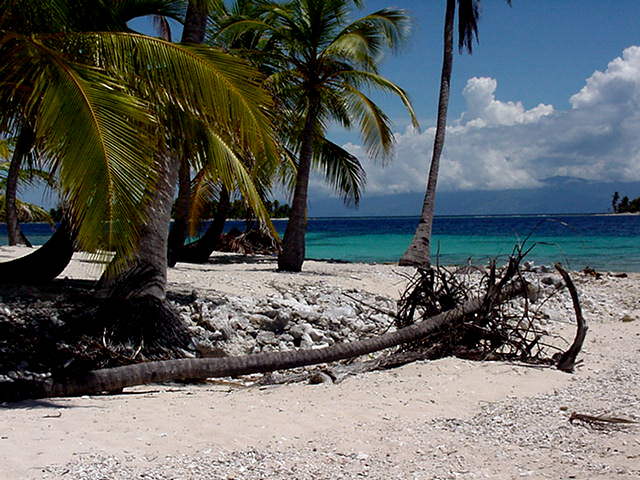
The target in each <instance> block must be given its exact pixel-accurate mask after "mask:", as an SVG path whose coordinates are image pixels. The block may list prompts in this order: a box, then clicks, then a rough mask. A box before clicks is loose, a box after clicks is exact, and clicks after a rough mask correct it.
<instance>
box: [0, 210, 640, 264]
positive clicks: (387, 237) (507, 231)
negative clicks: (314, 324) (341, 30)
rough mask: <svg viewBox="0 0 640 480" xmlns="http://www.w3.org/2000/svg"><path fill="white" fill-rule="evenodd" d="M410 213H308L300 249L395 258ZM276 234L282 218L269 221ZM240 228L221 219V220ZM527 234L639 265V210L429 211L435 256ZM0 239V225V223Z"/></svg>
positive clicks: (560, 252) (568, 255)
mask: <svg viewBox="0 0 640 480" xmlns="http://www.w3.org/2000/svg"><path fill="white" fill-rule="evenodd" d="M417 220H418V219H417V218H415V217H367V218H365V217H351V218H344V217H342V218H312V219H310V220H309V223H308V233H307V257H308V258H317V259H333V260H345V261H357V262H397V261H398V259H399V258H400V256H401V255H402V253H403V252H404V250H405V249H406V248H407V246H408V244H409V242H410V241H411V237H412V235H413V232H414V229H415V227H416V224H417ZM274 223H275V226H276V229H277V230H278V231H279V232H280V233H281V234H282V233H283V232H284V228H285V226H286V221H275V222H274ZM233 227H238V228H243V227H244V223H243V222H228V225H227V228H228V229H230V228H233ZM24 231H25V234H26V235H27V236H28V237H29V239H30V240H31V241H32V242H33V243H34V245H37V244H41V243H43V242H44V241H46V239H47V238H48V237H49V236H50V235H51V228H50V227H49V226H48V225H46V224H28V225H24ZM527 237H529V238H528V239H527V241H526V245H527V246H531V245H534V249H533V251H532V252H531V253H530V254H529V257H528V258H529V259H531V260H533V261H534V262H535V263H536V264H552V263H554V262H557V261H561V262H563V263H564V264H565V265H567V266H568V267H570V268H572V269H582V268H584V267H586V266H590V267H592V268H595V269H597V270H612V271H626V272H640V216H618V215H615V216H612V215H545V216H535V215H524V216H458V217H436V220H435V222H434V236H433V241H432V254H433V258H434V261H435V259H438V261H439V262H440V263H442V264H464V263H466V262H467V259H468V258H471V259H472V260H473V261H474V262H478V263H483V262H486V261H488V260H489V259H490V258H494V257H498V258H499V259H500V258H506V257H507V256H508V255H509V254H510V253H511V252H512V251H513V248H514V245H516V244H517V243H522V242H523V241H524V240H525V239H526V238H527ZM0 242H1V243H3V244H6V228H5V226H4V225H0Z"/></svg>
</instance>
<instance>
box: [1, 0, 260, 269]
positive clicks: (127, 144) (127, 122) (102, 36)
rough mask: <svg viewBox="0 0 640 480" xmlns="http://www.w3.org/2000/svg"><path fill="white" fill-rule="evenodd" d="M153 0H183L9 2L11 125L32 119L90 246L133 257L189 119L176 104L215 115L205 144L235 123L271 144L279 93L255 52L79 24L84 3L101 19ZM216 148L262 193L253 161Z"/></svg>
mask: <svg viewBox="0 0 640 480" xmlns="http://www.w3.org/2000/svg"><path fill="white" fill-rule="evenodd" d="M152 3H155V4H158V5H164V6H165V10H164V11H163V13H164V14H165V15H174V14H175V15H178V14H180V12H181V10H180V8H183V7H184V2H182V1H179V2H178V1H167V0H165V1H162V0H139V1H135V0H118V1H113V2H108V1H106V0H97V1H93V0H91V1H89V0H86V1H85V0H81V1H72V0H8V1H7V2H3V5H2V7H1V8H0V112H1V113H0V132H4V133H8V134H14V135H15V134H17V133H18V132H19V130H20V128H21V127H22V126H23V125H24V124H25V123H28V124H29V125H30V126H31V127H32V128H33V130H34V132H35V140H34V144H35V147H36V148H37V149H38V152H39V153H40V154H41V155H42V156H43V157H44V158H46V159H47V161H48V162H49V165H50V166H51V167H52V170H53V171H54V172H55V173H56V174H57V175H58V178H59V184H60V189H61V194H62V197H63V199H64V201H65V202H66V204H67V205H68V213H69V215H70V218H71V219H72V221H73V223H74V225H75V226H76V227H77V229H78V241H79V243H80V244H81V246H82V247H83V248H86V249H88V250H94V249H97V248H112V249H115V250H117V251H119V252H121V253H122V254H123V256H124V257H127V256H129V257H131V256H132V255H134V253H135V251H136V249H137V248H138V246H139V242H138V238H139V233H140V226H141V225H144V224H145V222H147V221H148V215H149V214H150V213H149V210H148V208H147V207H146V206H145V205H146V204H147V203H148V202H149V201H151V200H152V199H153V197H154V194H153V192H154V191H155V190H156V189H157V188H158V185H160V184H161V183H162V181H161V180H162V179H160V178H159V177H160V176H162V175H164V174H165V173H166V169H165V168H164V167H162V165H159V162H160V163H163V162H164V157H166V153H167V152H168V151H169V150H170V148H171V147H172V142H173V140H172V136H174V135H180V134H181V133H182V132H184V131H186V130H188V129H189V127H190V125H189V123H188V122H182V123H180V124H178V125H177V124H176V123H172V122H167V121H166V119H167V118H175V117H176V116H175V115H172V112H175V111H176V110H179V111H181V112H184V113H185V116H187V117H194V116H197V117H198V119H199V121H201V122H204V123H205V124H206V125H207V126H208V128H207V129H205V131H204V134H205V135H206V136H207V137H208V138H209V139H210V140H211V141H210V142H208V143H207V151H202V152H201V153H202V155H208V154H210V153H216V152H218V153H220V152H221V151H222V152H224V150H225V145H224V142H222V141H221V140H220V138H221V137H220V132H231V131H232V132H236V135H235V136H234V139H235V140H236V141H237V142H239V143H240V144H241V145H243V146H246V148H252V149H255V150H257V151H263V150H265V149H266V150H268V149H270V148H272V146H271V143H272V141H271V138H270V132H271V127H270V121H269V119H268V118H267V116H266V115H265V113H264V112H265V110H266V109H268V108H269V107H268V106H269V105H270V103H271V101H270V97H269V95H268V94H267V93H266V92H265V91H264V90H263V89H262V88H261V86H260V85H261V83H262V78H261V76H260V74H259V73H258V72H257V71H256V70H255V69H254V68H252V67H251V66H250V65H249V64H248V63H247V62H245V61H242V60H239V59H237V58H233V57H231V56H230V55H228V54H226V53H224V52H222V51H220V50H215V49H212V48H208V47H197V46H186V45H178V44H173V43H169V42H166V41H163V40H161V39H157V38H152V37H148V36H145V35H139V34H135V33H133V32H120V31H117V30H118V29H120V28H126V23H123V24H121V25H116V26H114V27H113V28H111V29H109V30H111V31H101V32H99V33H91V32H90V33H80V32H87V30H88V29H90V27H91V25H89V26H88V27H87V26H85V27H83V28H82V29H81V28H80V27H79V26H78V25H79V23H78V22H80V20H78V18H77V17H78V15H79V14H80V13H81V12H84V14H85V15H83V17H82V19H81V20H82V21H88V22H89V23H91V22H90V20H91V18H93V17H95V18H98V17H99V16H100V15H103V14H105V11H106V10H105V9H106V8H107V7H118V8H120V9H125V10H126V9H129V10H127V11H131V12H139V11H141V10H140V9H136V8H134V6H135V5H136V4H138V6H141V5H142V4H152ZM81 7H82V8H81ZM84 7H86V8H84ZM105 15H106V14H105ZM170 129H172V131H170ZM238 132H239V133H238ZM212 151H213V152H212ZM217 158H219V159H220V164H221V165H220V168H221V169H222V170H223V171H224V172H225V174H226V175H225V176H226V177H228V178H232V179H233V181H234V182H236V183H237V182H240V183H241V184H243V185H245V187H246V191H247V192H248V195H249V197H250V198H252V199H254V201H255V202H256V203H259V199H258V195H257V194H256V193H255V189H252V186H251V185H250V177H249V175H248V174H247V173H246V172H245V171H244V168H243V166H242V164H241V163H240V162H236V161H235V158H234V157H233V156H231V155H224V154H221V155H218V156H217ZM161 167H162V168H161Z"/></svg>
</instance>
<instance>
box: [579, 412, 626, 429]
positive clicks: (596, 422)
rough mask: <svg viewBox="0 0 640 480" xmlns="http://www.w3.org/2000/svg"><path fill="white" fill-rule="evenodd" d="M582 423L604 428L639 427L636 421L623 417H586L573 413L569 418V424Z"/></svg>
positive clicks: (582, 414)
mask: <svg viewBox="0 0 640 480" xmlns="http://www.w3.org/2000/svg"><path fill="white" fill-rule="evenodd" d="M576 420H577V421H580V422H583V423H587V424H589V425H593V426H602V425H607V424H609V425H620V426H630V425H637V424H638V422H636V421H635V420H630V419H628V418H621V417H610V416H608V415H598V416H594V415H586V414H584V413H577V412H572V413H571V415H570V416H569V423H573V422H575V421H576Z"/></svg>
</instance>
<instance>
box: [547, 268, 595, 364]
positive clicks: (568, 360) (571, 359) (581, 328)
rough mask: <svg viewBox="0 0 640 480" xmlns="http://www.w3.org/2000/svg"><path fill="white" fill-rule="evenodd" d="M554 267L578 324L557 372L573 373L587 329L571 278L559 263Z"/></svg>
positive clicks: (560, 359)
mask: <svg viewBox="0 0 640 480" xmlns="http://www.w3.org/2000/svg"><path fill="white" fill-rule="evenodd" d="M555 267H556V270H558V272H559V273H560V275H561V276H562V279H563V280H564V283H566V285H567V289H568V290H569V294H570V295H571V300H572V301H573V309H574V310H575V312H576V322H577V324H578V329H577V331H576V338H575V339H574V340H573V343H572V344H571V346H570V347H569V349H568V350H567V351H566V352H564V353H563V354H562V355H561V356H560V358H559V359H558V363H557V367H558V370H562V371H564V372H573V369H574V368H575V366H576V357H577V356H578V354H579V353H580V350H581V349H582V344H583V343H584V339H585V337H586V335H587V330H588V329H589V327H588V326H587V322H586V321H585V319H584V317H583V315H582V308H581V307H580V300H579V299H578V291H577V290H576V286H575V285H574V284H573V281H572V280H571V277H570V276H569V274H568V273H567V271H566V270H565V269H564V268H562V266H561V265H560V264H559V263H556V265H555Z"/></svg>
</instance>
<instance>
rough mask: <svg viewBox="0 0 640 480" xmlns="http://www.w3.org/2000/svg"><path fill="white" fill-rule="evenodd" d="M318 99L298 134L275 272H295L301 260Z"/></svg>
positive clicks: (312, 104)
mask: <svg viewBox="0 0 640 480" xmlns="http://www.w3.org/2000/svg"><path fill="white" fill-rule="evenodd" d="M319 102H320V100H319V99H318V98H315V97H312V98H311V99H310V102H309V111H308V112H307V118H306V120H305V125H304V130H303V131H302V145H301V147H300V160H299V161H298V172H297V174H296V186H295V189H294V192H293V200H292V202H291V214H290V216H289V221H288V222H287V228H286V230H285V232H284V238H283V240H282V250H281V252H280V254H279V255H278V270H279V271H284V272H299V271H300V270H302V263H303V262H304V256H305V238H304V236H305V233H306V230H307V197H308V192H309V176H310V174H311V159H312V157H313V130H314V124H315V122H316V116H317V114H318V109H319Z"/></svg>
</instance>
